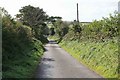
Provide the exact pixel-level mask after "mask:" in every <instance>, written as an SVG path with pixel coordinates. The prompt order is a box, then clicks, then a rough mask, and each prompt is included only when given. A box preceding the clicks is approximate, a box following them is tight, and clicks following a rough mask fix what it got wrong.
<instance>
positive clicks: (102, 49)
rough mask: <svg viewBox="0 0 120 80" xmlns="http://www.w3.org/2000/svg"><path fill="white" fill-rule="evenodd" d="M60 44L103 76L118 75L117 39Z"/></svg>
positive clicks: (111, 76) (113, 76)
mask: <svg viewBox="0 0 120 80" xmlns="http://www.w3.org/2000/svg"><path fill="white" fill-rule="evenodd" d="M60 45H61V46H62V47H63V48H64V49H65V50H66V51H67V52H69V53H70V54H71V55H72V56H73V57H74V58H76V59H78V60H79V61H80V62H82V63H83V64H85V65H86V66H88V67H89V68H91V69H92V70H94V71H95V72H97V73H98V74H100V75H102V76H103V77H105V78H117V77H118V69H119V68H118V45H117V39H112V40H109V41H106V42H92V41H81V42H78V41H62V42H61V43H60Z"/></svg>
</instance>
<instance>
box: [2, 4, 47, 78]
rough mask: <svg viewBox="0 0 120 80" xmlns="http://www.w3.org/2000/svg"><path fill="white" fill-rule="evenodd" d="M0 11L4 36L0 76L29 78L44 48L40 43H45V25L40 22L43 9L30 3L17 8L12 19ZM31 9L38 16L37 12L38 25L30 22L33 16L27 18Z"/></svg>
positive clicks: (4, 11)
mask: <svg viewBox="0 0 120 80" xmlns="http://www.w3.org/2000/svg"><path fill="white" fill-rule="evenodd" d="M26 8H27V9H26ZM0 10H1V11H2V36H3V37H2V42H3V43H2V61H3V62H2V76H3V78H32V77H33V74H34V71H35V69H36V67H37V65H38V63H39V59H40V58H41V56H42V54H43V51H44V47H43V44H44V43H46V42H48V40H47V38H46V37H45V35H46V32H47V31H46V30H47V26H46V24H45V23H44V22H45V21H43V19H45V16H43V15H42V14H45V12H44V11H43V10H42V9H39V8H35V7H32V6H30V5H29V6H25V7H23V9H21V10H20V12H21V14H20V15H19V18H18V19H16V20H15V19H13V18H11V16H10V15H9V14H8V12H7V11H6V10H5V9H4V8H0ZM32 10H34V12H33V13H34V14H36V12H39V15H41V16H39V15H38V14H36V17H38V16H39V17H38V18H39V20H37V23H38V24H36V23H33V18H31V17H30V16H33V14H32V13H30V11H31V12H32ZM24 11H25V12H24ZM28 13H29V14H28ZM26 14H27V15H26ZM37 15H38V16H37ZM34 16H35V15H34ZM28 17H30V18H31V19H28ZM41 17H42V19H41ZM21 19H22V20H21ZM29 21H30V22H29ZM35 24H36V25H35ZM43 31H44V32H43Z"/></svg>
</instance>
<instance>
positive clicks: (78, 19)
mask: <svg viewBox="0 0 120 80" xmlns="http://www.w3.org/2000/svg"><path fill="white" fill-rule="evenodd" d="M77 22H78V23H79V10H78V3H77Z"/></svg>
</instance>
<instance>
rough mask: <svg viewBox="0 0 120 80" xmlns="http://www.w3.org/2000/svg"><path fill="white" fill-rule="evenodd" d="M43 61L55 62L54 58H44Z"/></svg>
mask: <svg viewBox="0 0 120 80" xmlns="http://www.w3.org/2000/svg"><path fill="white" fill-rule="evenodd" d="M42 61H55V60H54V59H53V58H42Z"/></svg>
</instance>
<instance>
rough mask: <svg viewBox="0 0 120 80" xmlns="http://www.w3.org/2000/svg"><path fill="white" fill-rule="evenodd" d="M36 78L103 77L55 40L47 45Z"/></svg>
mask: <svg viewBox="0 0 120 80" xmlns="http://www.w3.org/2000/svg"><path fill="white" fill-rule="evenodd" d="M45 48H46V52H45V53H44V55H43V57H42V60H41V63H40V64H39V66H38V69H37V72H36V75H35V77H36V78H102V77H101V76H99V75H98V74H96V73H95V72H93V71H91V70H89V69H88V68H87V67H85V66H84V65H82V64H81V63H80V62H78V61H77V60H76V59H74V58H73V57H72V56H71V55H70V54H68V53H67V52H66V51H64V50H63V49H62V48H60V47H59V45H58V44H56V43H55V42H54V41H50V42H49V43H48V44H47V45H46V46H45Z"/></svg>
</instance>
